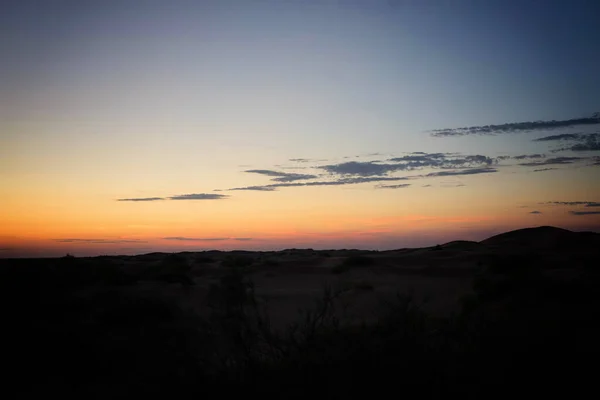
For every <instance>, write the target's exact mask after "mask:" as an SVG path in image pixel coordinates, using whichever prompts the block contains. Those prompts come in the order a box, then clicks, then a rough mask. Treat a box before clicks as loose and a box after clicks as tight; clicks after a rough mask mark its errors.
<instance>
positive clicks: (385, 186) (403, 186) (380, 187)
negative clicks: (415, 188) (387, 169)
mask: <svg viewBox="0 0 600 400" xmlns="http://www.w3.org/2000/svg"><path fill="white" fill-rule="evenodd" d="M409 186H410V183H401V184H399V185H377V186H375V187H376V188H377V189H404V188H407V187H409Z"/></svg>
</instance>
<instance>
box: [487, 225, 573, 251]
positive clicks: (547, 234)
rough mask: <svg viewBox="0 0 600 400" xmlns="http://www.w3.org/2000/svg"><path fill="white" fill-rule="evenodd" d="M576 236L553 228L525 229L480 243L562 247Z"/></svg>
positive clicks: (564, 230)
mask: <svg viewBox="0 0 600 400" xmlns="http://www.w3.org/2000/svg"><path fill="white" fill-rule="evenodd" d="M577 237H578V234H577V233H576V232H571V231H569V230H567V229H562V228H556V227H553V226H540V227H537V228H525V229H518V230H515V231H510V232H505V233H501V234H499V235H496V236H492V237H491V238H488V239H485V240H482V241H481V242H480V243H481V244H484V245H486V246H490V245H491V246H519V247H524V246H527V247H537V248H539V247H555V246H559V247H562V246H564V245H565V244H569V243H572V242H573V241H574V240H576V238H577Z"/></svg>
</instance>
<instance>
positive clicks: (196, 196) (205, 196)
mask: <svg viewBox="0 0 600 400" xmlns="http://www.w3.org/2000/svg"><path fill="white" fill-rule="evenodd" d="M217 191H218V189H217ZM227 197H229V196H228V195H225V194H215V193H193V194H179V195H175V196H170V197H138V198H129V199H117V201H134V202H137V201H142V202H143V201H159V200H219V199H225V198H227Z"/></svg>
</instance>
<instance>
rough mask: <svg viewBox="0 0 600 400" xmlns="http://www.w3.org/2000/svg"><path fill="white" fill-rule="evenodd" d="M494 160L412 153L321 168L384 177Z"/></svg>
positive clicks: (343, 172)
mask: <svg viewBox="0 0 600 400" xmlns="http://www.w3.org/2000/svg"><path fill="white" fill-rule="evenodd" d="M493 163H494V159H492V158H491V157H487V156H484V155H480V154H476V155H466V156H461V155H456V154H450V153H423V152H418V153H411V154H409V155H406V156H402V157H394V158H391V159H388V160H386V161H385V162H383V161H362V162H361V161H349V162H344V163H340V164H332V165H325V166H321V167H319V168H321V169H323V170H325V171H327V172H329V173H331V174H337V175H346V176H347V175H355V176H382V175H387V174H390V173H392V172H396V171H413V170H417V169H424V168H435V169H449V168H474V167H483V166H490V165H492V164H493Z"/></svg>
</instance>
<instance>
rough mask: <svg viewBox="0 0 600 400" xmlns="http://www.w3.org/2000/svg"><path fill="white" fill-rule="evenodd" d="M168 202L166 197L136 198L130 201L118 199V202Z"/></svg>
mask: <svg viewBox="0 0 600 400" xmlns="http://www.w3.org/2000/svg"><path fill="white" fill-rule="evenodd" d="M159 200H166V199H165V198H164V197H134V198H129V199H117V201H159Z"/></svg>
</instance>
